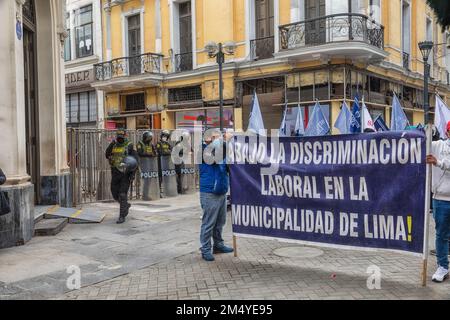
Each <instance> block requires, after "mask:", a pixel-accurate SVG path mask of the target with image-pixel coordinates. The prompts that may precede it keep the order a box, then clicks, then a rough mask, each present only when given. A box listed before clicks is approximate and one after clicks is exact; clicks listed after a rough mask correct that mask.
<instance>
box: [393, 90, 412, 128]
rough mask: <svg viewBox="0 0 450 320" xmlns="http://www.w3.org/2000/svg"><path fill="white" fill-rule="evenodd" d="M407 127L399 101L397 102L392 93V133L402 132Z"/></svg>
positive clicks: (406, 119)
mask: <svg viewBox="0 0 450 320" xmlns="http://www.w3.org/2000/svg"><path fill="white" fill-rule="evenodd" d="M407 126H409V121H408V118H407V117H406V114H405V112H404V111H403V108H402V105H401V104H400V100H398V98H397V95H396V94H395V93H394V99H393V101H392V116H391V130H392V131H402V130H405V128H406V127H407Z"/></svg>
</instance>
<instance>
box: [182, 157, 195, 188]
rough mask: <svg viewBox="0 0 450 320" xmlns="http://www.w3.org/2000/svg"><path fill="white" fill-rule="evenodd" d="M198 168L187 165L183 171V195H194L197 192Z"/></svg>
mask: <svg viewBox="0 0 450 320" xmlns="http://www.w3.org/2000/svg"><path fill="white" fill-rule="evenodd" d="M195 170H196V166H195V165H193V164H185V165H184V168H182V169H181V177H182V178H181V181H182V185H183V194H192V193H195V192H196V191H197V188H196V184H195Z"/></svg>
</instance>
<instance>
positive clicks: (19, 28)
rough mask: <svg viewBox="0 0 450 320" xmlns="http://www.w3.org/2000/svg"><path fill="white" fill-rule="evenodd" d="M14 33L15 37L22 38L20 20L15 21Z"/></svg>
mask: <svg viewBox="0 0 450 320" xmlns="http://www.w3.org/2000/svg"><path fill="white" fill-rule="evenodd" d="M16 34H17V39H19V40H22V23H21V22H20V21H17V23H16Z"/></svg>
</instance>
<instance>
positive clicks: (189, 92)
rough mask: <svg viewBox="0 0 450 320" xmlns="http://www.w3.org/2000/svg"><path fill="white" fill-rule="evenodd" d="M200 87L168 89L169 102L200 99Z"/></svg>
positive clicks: (201, 97)
mask: <svg viewBox="0 0 450 320" xmlns="http://www.w3.org/2000/svg"><path fill="white" fill-rule="evenodd" d="M202 99H203V96H202V87H201V86H195V87H189V88H176V89H169V103H176V102H183V101H195V100H202Z"/></svg>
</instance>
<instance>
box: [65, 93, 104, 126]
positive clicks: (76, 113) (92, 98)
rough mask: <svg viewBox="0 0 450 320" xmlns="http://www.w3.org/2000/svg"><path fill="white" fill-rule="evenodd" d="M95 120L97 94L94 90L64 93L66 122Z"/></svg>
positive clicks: (89, 121) (75, 122)
mask: <svg viewBox="0 0 450 320" xmlns="http://www.w3.org/2000/svg"><path fill="white" fill-rule="evenodd" d="M96 121H97V95H96V92H95V91H86V92H78V93H71V94H67V95H66V122H67V123H68V124H78V123H92V122H96Z"/></svg>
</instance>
